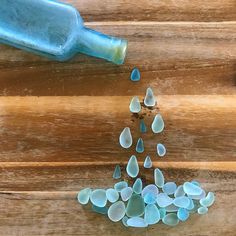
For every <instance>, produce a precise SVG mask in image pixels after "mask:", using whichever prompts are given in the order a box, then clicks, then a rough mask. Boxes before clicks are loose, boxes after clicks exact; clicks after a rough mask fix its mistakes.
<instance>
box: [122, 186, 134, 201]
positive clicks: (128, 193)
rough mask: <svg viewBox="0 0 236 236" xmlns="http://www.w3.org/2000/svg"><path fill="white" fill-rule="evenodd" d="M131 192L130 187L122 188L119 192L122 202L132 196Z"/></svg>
mask: <svg viewBox="0 0 236 236" xmlns="http://www.w3.org/2000/svg"><path fill="white" fill-rule="evenodd" d="M132 193H133V189H132V188H131V187H127V188H124V189H122V190H121V192H120V196H121V199H122V200H123V201H124V202H126V201H128V200H129V199H130V197H131V196H132Z"/></svg>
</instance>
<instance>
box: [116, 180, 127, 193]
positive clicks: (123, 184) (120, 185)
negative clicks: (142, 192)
mask: <svg viewBox="0 0 236 236" xmlns="http://www.w3.org/2000/svg"><path fill="white" fill-rule="evenodd" d="M127 187H128V183H127V182H126V181H120V182H118V183H116V184H115V185H114V189H115V190H116V191H117V192H121V190H122V189H124V188H127Z"/></svg>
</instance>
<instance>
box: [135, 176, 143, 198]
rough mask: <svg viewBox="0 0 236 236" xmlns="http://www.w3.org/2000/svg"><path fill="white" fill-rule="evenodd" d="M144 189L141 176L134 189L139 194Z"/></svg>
mask: <svg viewBox="0 0 236 236" xmlns="http://www.w3.org/2000/svg"><path fill="white" fill-rule="evenodd" d="M142 189H143V182H142V180H141V179H140V178H137V179H136V180H135V182H134V184H133V191H134V192H135V193H137V194H140V193H141V192H142Z"/></svg>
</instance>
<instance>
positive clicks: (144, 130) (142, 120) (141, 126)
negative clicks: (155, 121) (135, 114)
mask: <svg viewBox="0 0 236 236" xmlns="http://www.w3.org/2000/svg"><path fill="white" fill-rule="evenodd" d="M139 129H140V132H141V133H146V132H147V126H146V125H145V123H144V119H141V120H140V125H139Z"/></svg>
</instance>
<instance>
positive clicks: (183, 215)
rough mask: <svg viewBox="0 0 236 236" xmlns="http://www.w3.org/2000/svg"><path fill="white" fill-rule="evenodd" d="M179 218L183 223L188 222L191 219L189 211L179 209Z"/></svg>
mask: <svg viewBox="0 0 236 236" xmlns="http://www.w3.org/2000/svg"><path fill="white" fill-rule="evenodd" d="M177 217H178V218H179V219H180V220H181V221H186V220H187V219H188V218H189V211H188V210H186V209H185V208H179V210H178V212H177Z"/></svg>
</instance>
